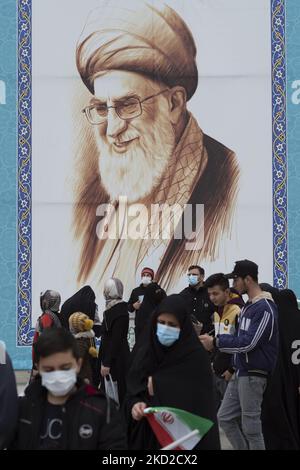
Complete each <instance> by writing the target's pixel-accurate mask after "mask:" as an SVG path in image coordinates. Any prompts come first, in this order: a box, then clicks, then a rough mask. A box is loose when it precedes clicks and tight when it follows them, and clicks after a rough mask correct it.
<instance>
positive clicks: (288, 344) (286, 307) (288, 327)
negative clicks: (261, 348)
mask: <svg viewBox="0 0 300 470" xmlns="http://www.w3.org/2000/svg"><path fill="white" fill-rule="evenodd" d="M277 305H278V328H279V354H278V360H277V365H276V368H275V371H274V373H273V375H272V377H271V378H270V381H269V383H268V387H267V390H266V392H265V396H264V401H263V407H262V411H263V413H262V424H263V432H264V438H265V443H266V448H267V449H272V450H284V449H285V450H292V449H294V450H295V449H297V450H300V394H299V390H298V387H299V386H300V364H294V363H293V362H292V357H293V353H294V352H295V342H296V341H297V340H298V341H299V340H300V311H299V310H298V305H297V298H296V296H295V294H294V292H293V291H292V290H289V289H284V290H281V291H278V298H277Z"/></svg>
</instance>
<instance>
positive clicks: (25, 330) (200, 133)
mask: <svg viewBox="0 0 300 470" xmlns="http://www.w3.org/2000/svg"><path fill="white" fill-rule="evenodd" d="M299 18H300V6H299V5H298V2H297V0H242V1H241V0H209V1H207V0H191V1H189V2H186V1H183V0H167V1H166V2H165V3H162V2H160V1H158V0H151V1H150V0H149V1H148V2H144V1H142V0H140V1H137V0H127V1H126V2H124V1H118V0H86V1H85V2H81V1H79V0H76V1H74V0H5V1H3V2H1V5H0V22H1V24H0V26H1V34H0V122H1V131H0V140H1V150H0V152H1V162H0V176H1V193H0V194H1V198H0V214H1V221H2V224H1V228H0V239H1V246H0V260H1V272H0V285H1V288H2V289H1V292H2V297H1V299H2V305H1V311H0V312H1V313H0V315H1V334H0V339H2V340H5V341H6V343H7V347H8V350H9V352H10V354H11V356H12V358H13V360H14V364H15V367H16V368H28V367H30V345H31V343H32V335H33V331H34V326H35V322H36V319H37V317H38V315H39V313H40V306H39V295H40V292H42V291H45V290H46V289H53V290H56V291H59V292H60V293H61V296H62V300H63V301H64V300H65V299H67V298H68V297H70V296H71V295H72V294H73V293H75V292H76V291H77V290H78V289H79V288H80V287H82V286H84V285H91V286H92V288H93V289H94V291H95V293H96V299H97V300H96V301H97V303H98V305H99V310H100V312H101V310H102V309H103V307H104V301H103V283H104V281H105V280H106V279H108V278H109V277H111V276H114V277H118V278H120V279H121V280H122V282H123V284H124V288H125V298H128V297H129V295H130V292H131V290H132V289H133V288H134V287H135V286H136V285H138V283H139V280H140V273H141V269H142V268H143V267H144V266H149V267H151V268H153V269H154V271H155V272H156V278H157V280H158V281H159V283H160V284H161V285H162V286H163V287H164V288H165V289H166V290H167V292H168V293H173V292H179V291H180V290H182V289H183V288H184V287H185V284H186V276H185V274H186V270H187V268H188V266H189V265H194V264H200V265H201V266H203V267H204V268H205V271H206V275H209V274H213V273H215V272H230V271H231V270H232V267H233V264H234V262H235V261H236V260H238V259H244V258H247V259H251V260H253V261H255V262H256V263H257V264H258V265H259V277H260V280H261V281H262V282H263V281H264V282H269V283H271V284H274V285H275V286H277V287H279V288H285V287H287V286H289V287H291V288H292V289H294V290H295V291H296V293H297V294H298V296H299V295H300V290H299V289H300V287H299V285H300V279H299V271H298V263H299V262H300V249H299V242H298V240H297V236H298V233H299V214H298V211H299V206H300V201H299V192H298V181H299V178H300V168H299V165H300V163H299V158H297V156H299V148H300V143H299V137H298V135H299V132H298V131H299V119H300V118H299V115H300V106H299V104H300V63H299V48H300V44H299V37H300V31H299V24H300V23H299ZM297 129H298V131H297Z"/></svg>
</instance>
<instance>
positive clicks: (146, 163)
mask: <svg viewBox="0 0 300 470" xmlns="http://www.w3.org/2000/svg"><path fill="white" fill-rule="evenodd" d="M152 122H153V124H152V125H151V127H150V126H149V129H147V128H146V126H145V128H144V129H143V135H141V134H140V133H139V132H138V131H137V129H135V128H134V127H133V126H132V127H130V125H129V129H127V130H126V131H124V133H123V134H122V136H121V140H123V141H126V140H130V139H134V138H136V137H139V139H138V140H137V143H135V142H133V144H132V148H131V149H130V150H129V151H128V152H125V153H122V154H118V153H115V152H114V150H113V147H112V146H111V145H110V144H109V143H107V141H106V139H103V138H101V137H100V136H99V135H97V137H96V140H97V145H98V149H99V152H100V156H99V170H100V175H101V184H102V185H103V187H104V188H105V190H106V192H107V193H108V194H109V196H110V198H111V200H117V199H118V198H119V197H120V196H126V197H127V201H128V202H129V203H134V202H136V201H139V200H141V199H143V198H144V197H146V196H148V195H149V194H150V193H151V192H152V191H153V189H154V188H155V187H156V186H157V185H158V183H159V182H160V180H161V179H162V177H163V175H164V173H165V170H166V168H167V166H168V163H169V160H170V158H171V156H172V153H173V151H174V148H175V134H174V129H173V127H172V125H171V123H170V120H169V117H168V116H167V115H166V111H165V112H164V111H163V109H160V111H159V114H158V113H157V118H156V119H155V121H154V120H153V121H152Z"/></svg>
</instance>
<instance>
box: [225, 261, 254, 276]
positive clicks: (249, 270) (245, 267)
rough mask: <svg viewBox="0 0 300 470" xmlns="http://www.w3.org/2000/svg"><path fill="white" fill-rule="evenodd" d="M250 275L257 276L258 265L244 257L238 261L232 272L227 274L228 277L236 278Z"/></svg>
mask: <svg viewBox="0 0 300 470" xmlns="http://www.w3.org/2000/svg"><path fill="white" fill-rule="evenodd" d="M248 275H249V276H252V277H254V278H257V276H258V266H257V264H256V263H254V262H253V261H249V260H248V259H243V260H241V261H236V262H235V266H234V269H233V271H232V273H229V274H226V275H225V276H226V277H227V279H234V278H236V277H242V278H245V277H246V276H248Z"/></svg>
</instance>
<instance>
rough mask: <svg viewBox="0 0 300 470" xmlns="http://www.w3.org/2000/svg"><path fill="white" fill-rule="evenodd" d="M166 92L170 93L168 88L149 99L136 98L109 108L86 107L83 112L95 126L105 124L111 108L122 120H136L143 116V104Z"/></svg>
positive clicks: (94, 105) (97, 105) (98, 105)
mask: <svg viewBox="0 0 300 470" xmlns="http://www.w3.org/2000/svg"><path fill="white" fill-rule="evenodd" d="M166 91H169V90H168V88H165V89H164V90H162V91H160V92H159V93H156V94H155V95H151V96H147V98H144V99H143V100H139V98H135V97H132V98H128V99H126V100H125V101H122V102H121V103H119V104H117V105H116V106H107V105H106V104H92V105H91V106H86V107H85V108H84V109H83V110H82V112H83V113H84V114H85V116H86V118H87V120H88V121H89V123H90V124H95V125H97V124H103V123H104V122H105V121H106V120H107V116H108V110H109V109H110V108H112V109H115V110H116V113H117V115H118V116H119V118H120V119H123V120H127V119H134V118H136V117H138V116H140V115H141V114H142V112H143V109H142V103H144V102H145V101H147V100H150V99H151V98H155V97H156V96H158V95H161V94H162V93H165V92H166Z"/></svg>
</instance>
